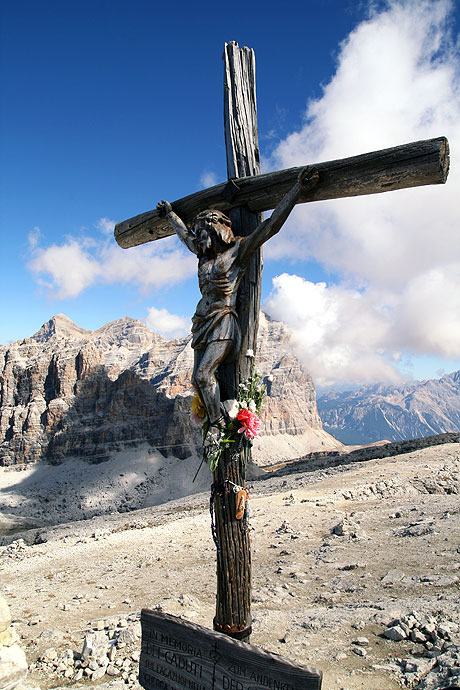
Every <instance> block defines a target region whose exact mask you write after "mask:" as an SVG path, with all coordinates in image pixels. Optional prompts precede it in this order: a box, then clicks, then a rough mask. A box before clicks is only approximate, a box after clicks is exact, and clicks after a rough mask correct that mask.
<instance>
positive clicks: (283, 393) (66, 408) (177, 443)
mask: <svg viewBox="0 0 460 690" xmlns="http://www.w3.org/2000/svg"><path fill="white" fill-rule="evenodd" d="M289 340H290V334H289V331H288V330H287V328H286V327H285V326H284V325H283V324H282V323H279V322H275V321H271V320H270V319H268V318H267V317H265V315H264V314H262V313H261V315H260V328H259V337H258V348H257V349H258V356H257V366H258V368H259V369H260V371H261V372H262V373H263V375H265V376H268V375H271V376H273V382H272V383H270V384H269V391H268V395H267V399H266V405H265V408H264V410H263V414H262V428H263V434H261V436H260V438H258V439H256V443H255V449H256V453H255V457H257V458H258V461H259V462H260V463H261V464H270V463H271V462H277V461H279V460H282V459H291V458H293V457H299V456H300V455H303V454H305V453H306V452H310V451H312V450H323V449H324V450H328V449H332V448H337V447H339V446H341V444H340V442H337V441H336V440H335V439H333V438H331V437H330V436H329V434H327V433H326V432H325V431H324V430H323V429H322V425H321V420H320V418H319V416H318V412H317V409H316V392H315V388H314V385H313V381H312V379H311V376H310V375H309V374H308V373H307V372H306V371H304V370H303V368H302V366H301V364H300V362H299V361H298V360H297V359H296V357H295V356H294V355H293V353H292V351H291V348H290V345H289ZM192 367H193V351H192V349H191V346H190V338H189V337H188V338H181V339H177V340H167V339H166V338H164V337H163V336H161V335H158V334H156V333H154V332H152V331H150V330H149V328H147V326H145V325H144V324H143V323H141V322H140V321H137V320H136V319H132V318H129V317H124V318H122V319H119V320H117V321H113V322H111V323H108V324H105V325H104V326H102V327H101V328H99V329H98V330H96V331H87V330H85V329H83V328H80V327H79V326H77V325H76V324H75V323H74V322H73V321H71V320H70V319H69V318H68V317H67V316H65V315H64V314H58V315H57V316H54V317H53V318H52V319H50V320H49V321H48V322H47V323H45V324H44V325H43V326H42V327H41V328H40V330H39V331H38V332H37V333H35V335H33V336H32V337H31V338H25V339H24V340H22V341H17V342H14V343H11V344H10V345H6V346H0V465H13V464H21V463H33V462H38V461H41V460H45V461H47V462H51V463H55V464H59V463H61V462H63V461H64V460H65V459H67V458H69V457H77V458H84V459H87V460H88V461H89V462H93V463H94V462H103V461H106V460H108V459H109V458H110V457H111V456H112V455H113V454H114V453H117V452H125V451H127V450H129V449H134V448H139V447H140V446H141V445H142V444H147V446H148V447H150V448H152V449H154V450H157V451H159V452H160V453H162V454H163V455H164V456H168V455H169V456H175V457H178V458H182V459H183V458H186V457H189V456H190V455H191V454H193V453H194V452H196V451H197V450H198V449H199V448H200V446H201V430H200V429H199V428H198V427H197V426H194V425H193V422H192V418H191V409H190V403H191V399H192V395H193V390H192V387H191V383H190V377H191V371H192Z"/></svg>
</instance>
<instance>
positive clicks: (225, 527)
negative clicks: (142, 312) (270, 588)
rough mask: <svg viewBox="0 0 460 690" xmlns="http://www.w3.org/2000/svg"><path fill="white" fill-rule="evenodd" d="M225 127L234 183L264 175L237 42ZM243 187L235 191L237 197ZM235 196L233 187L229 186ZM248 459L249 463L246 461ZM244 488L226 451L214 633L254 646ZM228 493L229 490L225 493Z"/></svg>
mask: <svg viewBox="0 0 460 690" xmlns="http://www.w3.org/2000/svg"><path fill="white" fill-rule="evenodd" d="M223 59H224V63H225V77H224V126H225V144H226V151H227V175H228V179H229V180H234V179H237V178H239V177H249V176H252V175H259V174H260V156H259V143H258V131H257V106H256V81H255V57H254V51H253V50H251V49H250V48H246V47H242V48H240V47H239V46H238V44H237V43H236V42H234V41H232V42H230V43H226V44H225V49H224V56H223ZM236 189H237V187H235V191H236ZM229 190H230V193H231V185H229ZM229 217H230V219H231V221H232V226H233V231H234V233H235V235H240V236H246V235H249V234H250V233H251V232H252V231H253V230H254V229H255V228H256V227H257V225H258V224H259V223H260V221H261V219H262V214H260V213H252V212H251V211H250V210H249V209H248V208H247V207H244V206H239V207H237V208H234V209H232V210H231V211H230V212H229ZM261 275H262V250H258V251H257V253H256V254H255V255H254V256H253V258H252V260H251V264H250V266H249V268H248V270H247V272H246V275H245V276H244V278H243V281H242V283H241V285H240V288H239V291H238V298H237V313H238V319H239V323H240V329H241V336H242V338H241V349H240V352H239V353H238V355H237V357H236V359H235V360H234V361H233V362H229V363H225V364H223V365H222V366H221V367H220V369H219V372H218V378H219V385H220V389H221V398H222V400H227V399H231V398H236V397H237V393H238V385H239V383H240V382H241V381H242V380H245V379H246V378H248V376H249V374H250V368H251V365H252V363H253V359H252V357H248V356H247V353H248V351H249V352H251V351H252V352H255V348H256V339H257V329H258V325H259V307H260V285H261ZM246 459H247V458H246ZM227 480H229V481H230V482H233V484H236V485H239V486H244V484H245V458H244V453H243V451H241V452H240V454H239V457H238V459H237V460H236V461H235V460H233V459H232V451H231V449H230V448H227V449H225V451H224V453H223V455H222V458H221V460H220V462H219V465H218V467H217V470H216V471H215V473H214V483H215V486H216V487H222V489H221V490H220V491H219V490H218V491H216V493H215V499H214V507H215V515H216V535H217V541H218V543H219V548H218V549H217V595H216V617H215V619H214V629H215V630H218V631H220V632H224V633H226V634H228V635H230V636H231V637H235V638H236V639H239V640H243V641H246V642H247V641H248V640H249V636H250V634H251V549H250V539H249V532H248V529H247V526H246V522H244V521H243V520H237V519H236V517H235V514H236V495H235V494H234V493H233V492H231V491H228V486H229V484H228V481H227ZM224 487H225V488H224Z"/></svg>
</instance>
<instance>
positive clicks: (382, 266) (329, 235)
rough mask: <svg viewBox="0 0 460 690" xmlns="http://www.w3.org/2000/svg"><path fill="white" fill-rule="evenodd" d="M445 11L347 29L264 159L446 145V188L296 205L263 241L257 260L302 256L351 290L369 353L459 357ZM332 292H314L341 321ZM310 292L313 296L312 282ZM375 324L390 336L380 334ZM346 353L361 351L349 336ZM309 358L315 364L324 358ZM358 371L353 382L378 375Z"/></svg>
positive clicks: (416, 9) (453, 143) (451, 58)
mask: <svg viewBox="0 0 460 690" xmlns="http://www.w3.org/2000/svg"><path fill="white" fill-rule="evenodd" d="M451 10H452V3H451V2H449V1H448V0H435V1H433V0H429V1H427V0H422V1H420V0H406V1H401V0H400V1H390V2H388V3H387V4H386V9H385V10H384V11H382V12H380V13H373V14H372V15H371V17H370V19H369V20H368V21H365V22H362V23H361V24H360V25H359V26H357V28H356V29H355V30H354V31H353V32H352V33H351V34H350V35H349V36H348V38H347V39H346V40H345V41H344V42H343V44H342V45H341V47H340V52H339V55H338V61H337V70H336V73H335V75H334V76H333V78H332V79H331V81H330V83H329V84H327V85H326V86H325V87H324V89H323V94H322V96H321V98H320V99H318V100H315V101H312V102H310V103H309V105H308V109H307V112H306V115H305V124H304V126H303V128H302V129H301V130H300V131H298V132H293V133H292V134H291V135H290V136H288V137H287V138H286V140H284V141H283V142H281V143H280V144H279V146H278V147H277V149H276V150H275V152H274V155H273V157H272V159H271V160H270V167H272V168H284V167H291V166H294V165H302V164H306V163H309V162H310V163H312V162H315V161H325V160H330V159H334V158H341V157H346V156H351V155H356V154H359V153H363V152H366V151H371V150H378V149H380V148H385V147H389V146H396V145H399V144H403V143H407V142H409V141H417V140H419V139H425V138H430V137H437V136H441V135H444V136H447V137H448V139H449V142H450V149H451V159H452V164H451V171H450V175H449V178H448V181H447V184H446V185H439V186H431V187H421V188H419V189H410V190H401V191H398V192H391V193H387V194H379V195H374V196H367V197H366V196H364V197H356V198H350V199H340V200H335V201H328V202H321V203H314V204H305V205H303V206H301V207H298V208H297V209H296V211H295V212H294V214H293V216H292V218H291V220H290V221H289V222H288V223H287V224H286V227H285V228H283V230H282V231H281V233H280V234H279V235H278V236H277V237H276V238H274V239H272V240H271V241H270V242H269V243H268V244H267V249H266V257H267V258H270V257H274V258H283V257H286V258H287V257H289V258H301V257H303V258H313V259H315V260H317V261H319V262H320V263H322V264H323V265H324V266H325V267H327V268H328V269H330V270H332V271H334V272H335V273H336V274H337V275H339V276H342V278H343V280H344V281H346V283H345V284H344V285H346V287H345V286H344V288H343V289H344V290H345V292H346V294H347V295H348V297H350V294H351V293H349V289H350V286H351V288H355V289H359V291H360V300H359V303H360V316H359V318H360V320H362V322H363V323H364V324H366V323H368V322H371V323H373V324H374V326H373V328H374V331H375V335H374V336H373V340H374V344H373V346H372V347H374V348H375V352H377V350H378V349H379V348H380V350H382V351H384V352H386V353H387V355H388V351H389V350H391V349H392V348H393V347H395V348H396V347H397V348H398V349H400V350H401V349H408V350H409V351H410V352H413V353H420V354H421V353H424V352H426V353H430V354H434V355H440V356H443V357H448V356H450V357H460V333H459V330H458V328H457V327H456V326H455V325H454V324H456V323H458V322H459V321H460V319H459V316H460V271H459V270H458V269H457V268H454V267H453V266H452V257H458V256H460V233H459V232H458V226H459V221H458V188H459V186H460V166H459V165H458V162H457V161H458V160H460V79H459V60H458V52H457V50H456V44H455V37H452V36H451V34H450V28H449V22H450V17H451V15H450V13H451ZM277 289H280V288H277ZM283 289H284V288H283ZM338 290H339V288H328V289H327V290H326V294H327V295H328V296H329V297H330V300H332V301H329V302H328V301H327V300H326V298H325V297H324V294H323V297H324V300H326V303H325V306H327V308H328V309H331V308H333V306H334V305H335V307H336V308H337V309H338V308H339V306H341V307H342V308H343V307H345V309H346V311H347V313H348V310H349V309H351V304H352V302H350V301H349V300H348V298H347V300H346V304H345V305H344V304H343V300H344V299H345V297H344V294H342V293H339V292H338ZM323 292H324V291H323ZM314 293H315V295H316V297H318V294H322V293H321V291H320V290H319V288H318V287H317V286H316V289H315V290H314ZM292 299H293V301H294V302H300V299H297V300H296V297H295V295H292ZM299 308H300V307H299ZM351 312H352V313H353V310H351ZM388 314H390V316H388ZM382 315H383V316H382ZM310 318H311V315H310V316H309V319H310ZM385 318H387V321H385ZM339 321H340V319H339ZM314 323H315V324H316V326H317V320H315V321H314ZM380 323H381V324H382V326H379V324H380ZM385 324H387V325H388V324H391V327H392V328H396V329H397V330H398V333H397V334H396V335H397V337H396V336H395V335H394V334H392V337H391V338H389V337H388V327H385ZM316 326H315V327H316ZM353 330H354V329H351V331H350V330H346V332H347V334H348V335H350V333H351V332H353ZM340 333H342V334H343V333H344V330H343V324H342V325H341V328H340ZM358 335H359V334H358V333H356V338H357V337H358ZM361 335H362V334H361ZM339 339H340V338H339ZM366 342H368V339H366ZM334 347H335V350H334V352H335V353H336V354H337V347H336V345H334ZM347 347H348V348H350V347H354V350H355V353H356V354H357V353H359V352H361V350H360V343H359V342H356V343H355V344H354V345H353V340H352V339H351V340H349V341H348V342H347ZM361 354H362V353H361ZM318 356H320V357H321V358H322V361H324V357H325V356H326V354H321V353H320V354H319V355H318ZM339 359H340V358H339V357H336V361H337V362H338V361H339ZM381 361H382V363H383V364H382V366H383V367H384V369H385V371H387V375H386V377H387V379H388V377H390V378H391V375H392V374H391V372H389V371H388V368H387V367H388V364H387V360H386V359H382V358H381ZM366 366H367V367H368V370H367V371H366V372H364V371H363V377H368V378H369V377H371V376H375V377H376V376H377V375H379V376H380V377H381V376H383V374H384V372H382V373H381V374H378V372H377V371H376V369H375V368H374V366H373V364H371V363H368V364H367V365H366ZM361 368H362V369H364V362H363V361H362V362H361ZM338 371H339V370H338ZM338 376H341V374H340V372H339V373H338ZM363 380H364V378H363Z"/></svg>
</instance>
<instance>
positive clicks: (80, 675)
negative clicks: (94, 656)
mask: <svg viewBox="0 0 460 690" xmlns="http://www.w3.org/2000/svg"><path fill="white" fill-rule="evenodd" d="M82 678H83V669H82V668H80V669H78V671H77V672H76V674H75V675H74V677H73V680H81V679H82Z"/></svg>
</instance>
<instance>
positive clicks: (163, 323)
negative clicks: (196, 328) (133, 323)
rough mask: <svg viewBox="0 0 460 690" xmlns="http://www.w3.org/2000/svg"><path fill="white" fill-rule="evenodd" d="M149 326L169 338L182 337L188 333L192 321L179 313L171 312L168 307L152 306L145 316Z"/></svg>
mask: <svg viewBox="0 0 460 690" xmlns="http://www.w3.org/2000/svg"><path fill="white" fill-rule="evenodd" d="M145 323H146V324H147V326H148V327H149V328H150V329H151V330H152V331H155V333H161V334H162V335H165V336H167V337H168V338H180V337H181V336H185V335H188V333H189V332H190V325H191V322H190V320H189V319H185V318H183V317H182V316H177V314H170V313H169V311H167V309H156V308H155V307H150V309H149V311H148V314H147V316H146V318H145Z"/></svg>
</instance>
